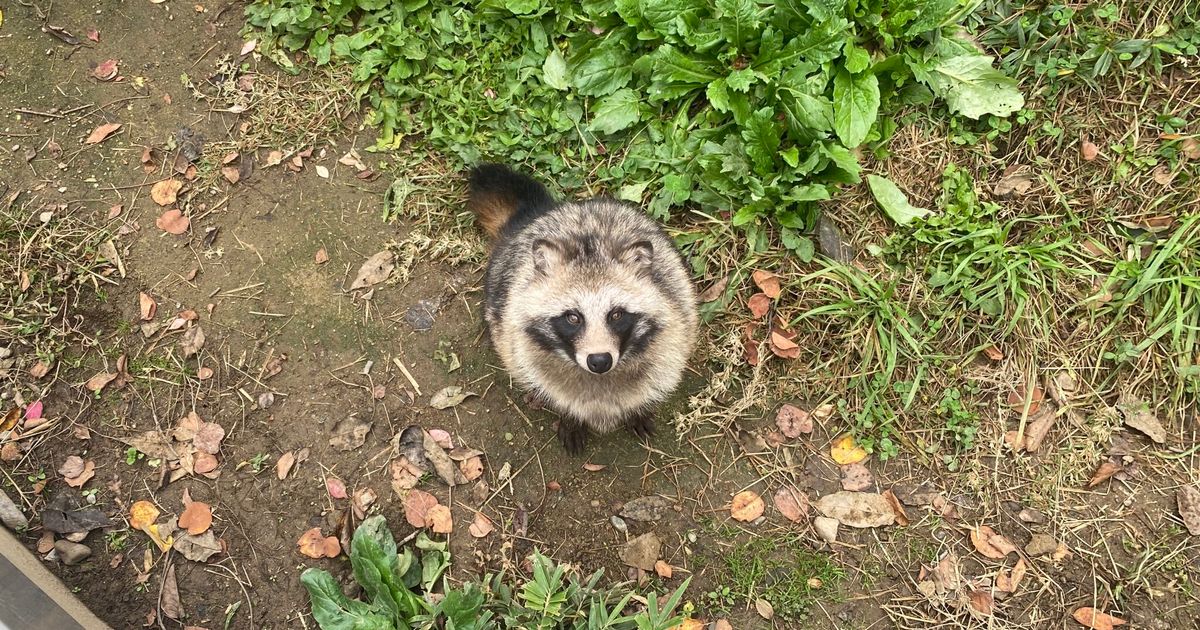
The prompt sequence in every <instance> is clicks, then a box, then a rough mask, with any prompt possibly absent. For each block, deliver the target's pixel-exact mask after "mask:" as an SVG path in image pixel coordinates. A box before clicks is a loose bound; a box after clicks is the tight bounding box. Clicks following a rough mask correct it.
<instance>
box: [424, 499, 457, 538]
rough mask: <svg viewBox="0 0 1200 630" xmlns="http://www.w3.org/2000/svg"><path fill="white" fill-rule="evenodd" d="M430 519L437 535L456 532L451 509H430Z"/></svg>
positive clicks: (436, 506)
mask: <svg viewBox="0 0 1200 630" xmlns="http://www.w3.org/2000/svg"><path fill="white" fill-rule="evenodd" d="M428 519H429V525H430V527H431V528H432V529H433V533H435V534H449V533H450V532H452V531H454V519H453V517H452V516H451V515H450V508H448V507H446V506H444V505H435V506H433V507H431V508H429V514H428Z"/></svg>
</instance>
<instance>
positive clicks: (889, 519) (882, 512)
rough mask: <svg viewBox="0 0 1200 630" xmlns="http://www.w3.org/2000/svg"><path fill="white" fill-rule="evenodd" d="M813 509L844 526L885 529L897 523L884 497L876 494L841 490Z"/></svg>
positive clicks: (819, 501) (821, 500) (828, 495)
mask: <svg viewBox="0 0 1200 630" xmlns="http://www.w3.org/2000/svg"><path fill="white" fill-rule="evenodd" d="M813 507H815V508H816V509H817V511H819V512H820V513H822V514H824V515H825V516H828V517H829V518H832V519H836V520H837V521H838V522H839V523H841V524H842V525H846V526H848V527H857V528H860V529H865V528H869V527H883V526H885V525H891V524H893V523H895V522H896V514H895V512H893V511H892V506H891V505H890V504H889V503H888V500H887V499H885V498H883V495H881V494H876V493H874V492H847V491H845V490H841V491H838V492H834V493H833V494H827V495H825V496H823V497H821V498H820V499H817V502H816V503H814V504H813Z"/></svg>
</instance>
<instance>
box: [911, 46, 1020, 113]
mask: <svg viewBox="0 0 1200 630" xmlns="http://www.w3.org/2000/svg"><path fill="white" fill-rule="evenodd" d="M918 78H920V77H918ZM929 87H930V89H932V90H933V93H934V94H937V95H938V96H939V97H941V98H943V99H945V101H946V104H947V105H948V106H949V107H950V111H951V112H953V113H956V114H962V115H963V116H966V117H967V118H972V119H979V118H980V117H982V116H983V115H984V114H992V115H994V116H1008V115H1009V114H1011V113H1013V112H1015V111H1017V110H1018V109H1021V107H1023V106H1024V105H1025V97H1024V96H1022V95H1021V91H1020V90H1019V89H1017V82H1016V80H1014V79H1012V78H1011V77H1008V76H1006V75H1005V74H1004V73H1003V72H1000V71H999V70H996V69H995V68H993V67H992V58H991V57H989V56H987V55H976V54H967V55H959V56H957V57H951V58H949V59H943V60H941V61H940V62H938V63H937V65H935V66H933V68H932V69H931V70H930V73H929Z"/></svg>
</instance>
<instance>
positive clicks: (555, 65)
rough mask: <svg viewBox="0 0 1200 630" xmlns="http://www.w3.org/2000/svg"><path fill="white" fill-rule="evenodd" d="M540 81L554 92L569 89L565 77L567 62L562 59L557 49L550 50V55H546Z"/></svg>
mask: <svg viewBox="0 0 1200 630" xmlns="http://www.w3.org/2000/svg"><path fill="white" fill-rule="evenodd" d="M542 80H543V81H545V82H546V85H549V86H550V87H552V88H554V89H556V90H565V89H567V88H568V87H570V82H569V80H568V77H567V60H566V59H564V58H563V56H562V53H561V52H559V51H558V49H557V48H555V49H554V50H551V51H550V54H549V55H546V61H545V62H543V63H542Z"/></svg>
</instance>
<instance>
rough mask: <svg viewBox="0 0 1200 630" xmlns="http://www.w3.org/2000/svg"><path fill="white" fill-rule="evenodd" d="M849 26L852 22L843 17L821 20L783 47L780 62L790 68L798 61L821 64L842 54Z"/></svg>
mask: <svg viewBox="0 0 1200 630" xmlns="http://www.w3.org/2000/svg"><path fill="white" fill-rule="evenodd" d="M849 28H850V23H849V22H847V21H846V20H844V19H841V18H838V19H836V20H830V21H828V22H821V23H820V24H817V25H816V26H814V27H813V28H810V29H808V30H807V31H805V32H804V33H803V34H801V35H799V36H797V37H794V38H792V40H791V41H789V42H788V43H787V45H786V46H784V47H783V52H781V53H780V62H781V63H782V64H783V67H784V68H790V67H791V66H792V65H794V64H796V63H798V62H806V63H813V64H821V63H825V62H827V61H832V60H833V59H835V58H837V56H838V55H839V54H841V51H842V45H843V43H844V42H845V40H846V31H847V30H848V29H849Z"/></svg>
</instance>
